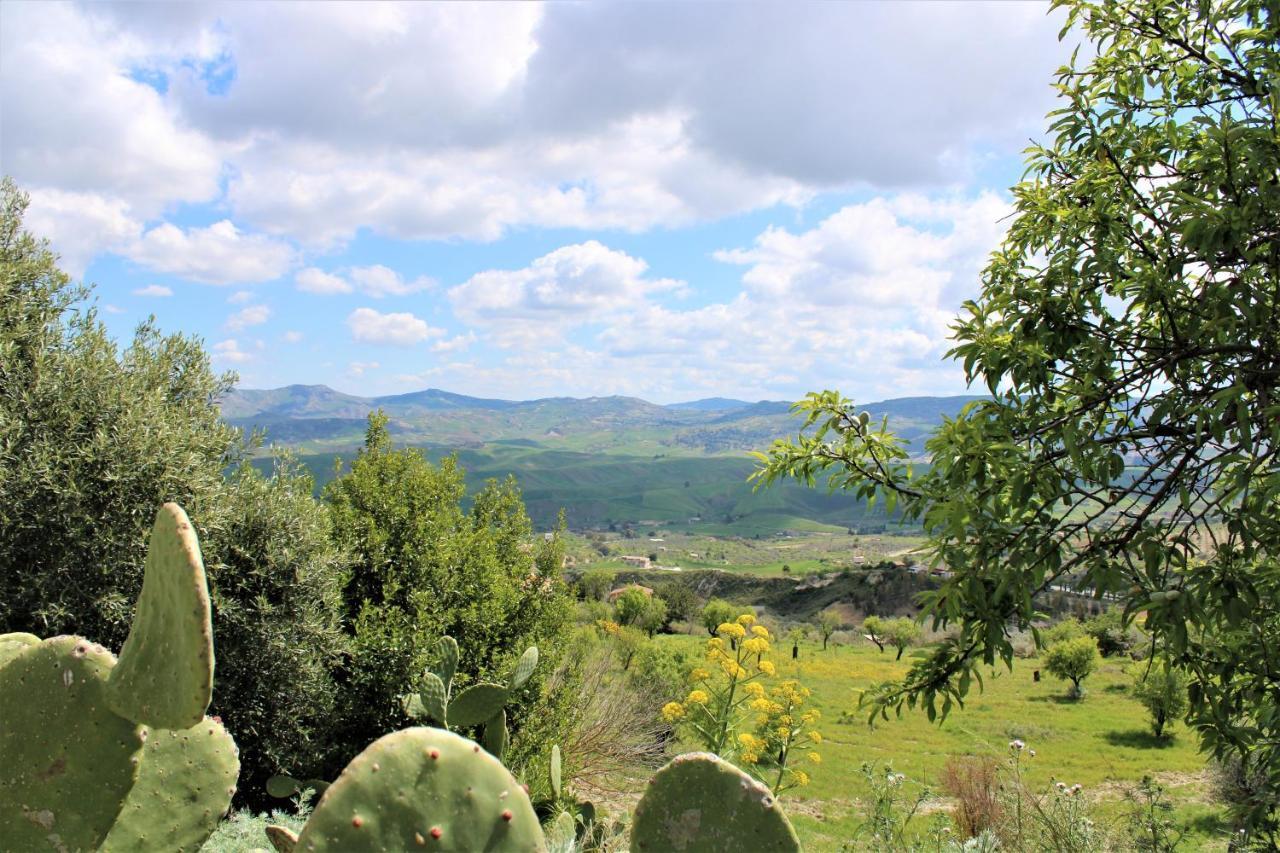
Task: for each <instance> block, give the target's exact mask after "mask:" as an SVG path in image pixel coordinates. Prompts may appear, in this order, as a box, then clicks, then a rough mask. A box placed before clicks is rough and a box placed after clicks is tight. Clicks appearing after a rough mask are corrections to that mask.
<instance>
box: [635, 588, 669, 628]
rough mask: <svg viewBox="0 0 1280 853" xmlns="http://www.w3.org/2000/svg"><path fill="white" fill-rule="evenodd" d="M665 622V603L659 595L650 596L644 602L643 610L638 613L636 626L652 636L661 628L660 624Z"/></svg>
mask: <svg viewBox="0 0 1280 853" xmlns="http://www.w3.org/2000/svg"><path fill="white" fill-rule="evenodd" d="M666 624H667V603H666V602H665V601H663V600H662V597H661V596H658V595H655V596H652V597H651V598H650V599H649V600H648V601H647V602H645V608H644V611H643V612H642V613H641V614H640V618H639V620H637V621H636V627H637V628H639V629H640V630H641V631H644V632H645V633H646V634H648V635H649V636H650V637H652V636H653V635H654V634H656V633H658V631H660V630H662V626H664V625H666Z"/></svg>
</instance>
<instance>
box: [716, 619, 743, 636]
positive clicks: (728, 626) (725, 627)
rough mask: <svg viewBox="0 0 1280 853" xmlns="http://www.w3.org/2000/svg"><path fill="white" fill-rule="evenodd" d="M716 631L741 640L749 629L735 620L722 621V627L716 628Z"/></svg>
mask: <svg viewBox="0 0 1280 853" xmlns="http://www.w3.org/2000/svg"><path fill="white" fill-rule="evenodd" d="M716 633H717V634H724V635H725V636H728V637H732V638H733V639H735V640H741V639H742V638H743V637H745V636H747V629H746V628H743V627H742V626H741V625H737V624H735V623H733V622H722V623H721V624H720V627H719V628H716Z"/></svg>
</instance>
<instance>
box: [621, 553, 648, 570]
mask: <svg viewBox="0 0 1280 853" xmlns="http://www.w3.org/2000/svg"><path fill="white" fill-rule="evenodd" d="M621 559H622V564H623V565H624V566H632V567H634V568H637V569H647V568H649V567H650V563H649V558H648V557H635V556H630V555H624V556H623V557H622V558H621Z"/></svg>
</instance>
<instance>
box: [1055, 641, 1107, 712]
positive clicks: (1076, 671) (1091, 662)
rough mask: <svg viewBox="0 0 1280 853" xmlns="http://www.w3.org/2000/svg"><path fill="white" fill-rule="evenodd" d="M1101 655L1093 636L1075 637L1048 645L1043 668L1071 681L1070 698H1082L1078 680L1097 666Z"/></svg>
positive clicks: (1085, 676) (1080, 680)
mask: <svg viewBox="0 0 1280 853" xmlns="http://www.w3.org/2000/svg"><path fill="white" fill-rule="evenodd" d="M1100 662H1101V657H1100V656H1099V654H1098V643H1097V642H1096V641H1095V640H1094V639H1093V637H1076V638H1075V639H1074V640H1064V641H1062V642H1061V643H1058V644H1056V645H1053V646H1050V647H1049V648H1048V650H1046V651H1045V653H1044V668H1045V669H1047V670H1049V674H1050V675H1053V676H1055V677H1057V678H1061V679H1064V680H1067V681H1070V682H1071V689H1070V691H1068V694H1067V695H1069V696H1070V697H1071V698H1072V699H1083V698H1084V687H1083V686H1082V685H1081V683H1080V682H1082V681H1084V680H1085V679H1086V678H1088V677H1089V676H1090V675H1091V674H1092V673H1093V672H1094V670H1096V669H1097V668H1098V664H1099V663H1100Z"/></svg>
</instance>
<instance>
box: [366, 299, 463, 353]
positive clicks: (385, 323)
mask: <svg viewBox="0 0 1280 853" xmlns="http://www.w3.org/2000/svg"><path fill="white" fill-rule="evenodd" d="M347 327H348V328H350V329H351V337H352V338H354V339H355V340H356V341H358V342H360V343H366V344H394V345H396V346H406V347H407V346H413V345H414V344H416V343H420V342H422V341H424V340H426V339H427V338H431V337H439V336H440V335H443V334H444V330H443V329H436V328H432V327H431V326H428V325H427V324H426V322H425V321H423V320H421V319H419V318H417V317H415V316H413V315H412V314H410V313H407V312H405V313H395V314H380V313H378V312H377V311H375V310H373V309H372V308H357V309H356V310H354V311H352V312H351V314H350V316H348V317H347Z"/></svg>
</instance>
